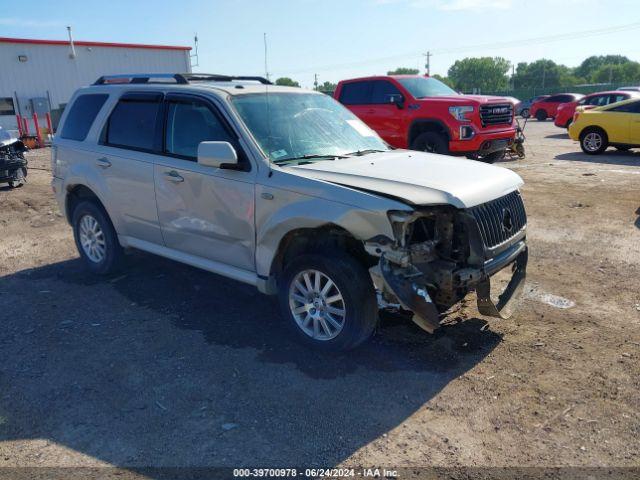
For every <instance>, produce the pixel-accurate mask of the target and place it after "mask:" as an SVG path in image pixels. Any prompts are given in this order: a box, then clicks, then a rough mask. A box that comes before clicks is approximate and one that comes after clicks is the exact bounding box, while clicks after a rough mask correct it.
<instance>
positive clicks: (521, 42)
mask: <svg viewBox="0 0 640 480" xmlns="http://www.w3.org/2000/svg"><path fill="white" fill-rule="evenodd" d="M638 28H640V22H633V23H628V24H625V25H615V26H612V27H606V28H597V29H592V30H581V31H576V32H570V33H563V34H557V35H547V36H544V37H531V38H524V39H514V40H510V41H502V42H494V43H483V44H477V45H469V46H464V47H454V48H448V49H440V50H437V49H436V50H432V51H431V52H430V55H431V56H433V55H443V54H449V53H461V52H465V51H473V50H480V49H482V50H493V49H500V48H515V47H522V46H530V45H540V44H543V43H552V42H558V41H563V40H576V39H579V38H586V37H593V36H599V35H609V34H613V33H620V32H625V31H630V30H635V29H638ZM419 55H421V52H407V53H403V54H398V55H391V56H388V57H378V58H370V59H366V60H360V61H355V62H348V63H339V64H333V65H324V66H316V67H311V68H305V69H300V70H288V71H286V72H280V73H287V74H299V73H310V72H321V71H327V70H340V69H343V68H350V67H357V66H366V65H372V64H377V63H383V62H390V61H393V60H403V59H406V58H415V57H417V56H419Z"/></svg>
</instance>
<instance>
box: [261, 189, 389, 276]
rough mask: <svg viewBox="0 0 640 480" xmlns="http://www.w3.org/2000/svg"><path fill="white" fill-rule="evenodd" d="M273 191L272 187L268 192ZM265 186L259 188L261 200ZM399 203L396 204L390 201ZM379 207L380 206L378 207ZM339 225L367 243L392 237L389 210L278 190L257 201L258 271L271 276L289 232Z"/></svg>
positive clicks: (262, 274)
mask: <svg viewBox="0 0 640 480" xmlns="http://www.w3.org/2000/svg"><path fill="white" fill-rule="evenodd" d="M269 191H270V192H272V191H273V189H272V188H270V189H269ZM262 193H265V192H264V187H260V186H258V188H257V191H256V197H257V198H258V199H260V198H261V196H262ZM389 203H390V204H391V203H392V204H394V205H395V204H396V203H395V202H389ZM378 207H379V205H378ZM326 225H336V226H338V227H341V228H343V229H344V230H346V231H348V232H349V233H350V234H351V235H353V236H354V237H355V238H357V239H359V240H362V241H365V240H367V239H369V238H372V237H375V236H376V235H386V236H388V237H389V238H393V231H392V229H391V224H390V223H389V220H388V218H387V209H386V208H385V209H373V210H368V209H364V208H361V207H356V206H353V205H349V204H344V203H341V202H337V201H331V200H327V199H324V198H318V197H314V196H309V195H304V194H301V193H297V192H292V191H289V190H278V191H276V192H275V194H273V199H271V200H270V201H268V202H265V201H260V200H258V201H257V202H256V271H257V273H258V275H259V276H261V277H268V276H269V274H270V272H271V265H272V263H273V260H274V258H275V256H276V254H277V252H278V248H279V247H280V244H281V242H282V239H283V238H284V237H285V235H287V234H288V233H289V232H291V231H293V230H299V229H313V228H318V227H322V226H326Z"/></svg>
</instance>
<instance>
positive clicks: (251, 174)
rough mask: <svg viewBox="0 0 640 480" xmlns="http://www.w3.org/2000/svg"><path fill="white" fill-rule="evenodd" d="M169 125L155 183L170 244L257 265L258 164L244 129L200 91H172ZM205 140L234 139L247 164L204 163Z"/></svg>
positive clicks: (202, 254) (216, 258)
mask: <svg viewBox="0 0 640 480" xmlns="http://www.w3.org/2000/svg"><path fill="white" fill-rule="evenodd" d="M164 125H165V126H164V135H163V137H164V141H163V156H162V157H161V158H160V159H159V160H158V161H157V163H156V165H155V186H156V202H157V206H158V216H159V219H160V225H161V229H162V235H163V237H164V241H165V244H166V246H167V247H169V248H172V249H174V250H178V251H180V252H183V253H188V254H191V255H195V256H197V257H201V258H204V259H207V260H213V261H217V262H220V263H224V264H226V265H231V266H234V267H238V268H241V269H244V270H248V271H252V272H253V271H255V262H254V246H255V228H254V190H255V188H254V187H255V168H253V169H252V168H251V165H250V164H249V161H248V159H247V158H246V156H245V155H244V153H243V151H242V149H241V147H240V144H239V141H238V135H237V134H236V133H234V131H233V129H232V128H231V126H230V125H229V123H228V122H227V121H226V120H225V118H224V116H223V114H222V112H221V111H220V110H219V109H218V107H217V106H216V105H215V104H214V103H212V101H211V100H209V99H207V98H204V97H200V96H196V95H186V94H178V93H174V94H169V95H167V97H166V101H165V108H164ZM203 141H225V142H230V143H231V144H232V145H233V146H234V147H235V149H236V151H237V152H238V158H239V161H240V162H243V164H244V165H245V166H246V170H245V171H235V170H225V169H220V168H213V167H206V166H202V165H200V164H198V162H197V151H198V145H199V144H200V142H203Z"/></svg>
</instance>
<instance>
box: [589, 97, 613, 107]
mask: <svg viewBox="0 0 640 480" xmlns="http://www.w3.org/2000/svg"><path fill="white" fill-rule="evenodd" d="M585 103H586V104H587V105H596V106H602V105H608V104H609V95H596V96H595V97H591V98H589V99H587V101H586V102H585Z"/></svg>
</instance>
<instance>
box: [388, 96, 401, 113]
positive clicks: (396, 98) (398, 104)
mask: <svg viewBox="0 0 640 480" xmlns="http://www.w3.org/2000/svg"><path fill="white" fill-rule="evenodd" d="M389 103H391V104H393V105H395V106H396V107H398V108H399V109H402V108H404V97H403V96H402V95H400V94H399V93H392V94H391V95H389Z"/></svg>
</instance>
